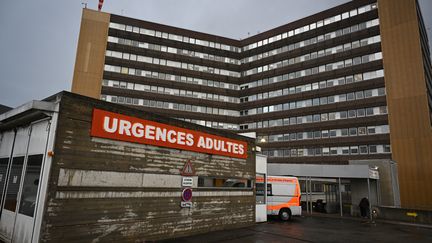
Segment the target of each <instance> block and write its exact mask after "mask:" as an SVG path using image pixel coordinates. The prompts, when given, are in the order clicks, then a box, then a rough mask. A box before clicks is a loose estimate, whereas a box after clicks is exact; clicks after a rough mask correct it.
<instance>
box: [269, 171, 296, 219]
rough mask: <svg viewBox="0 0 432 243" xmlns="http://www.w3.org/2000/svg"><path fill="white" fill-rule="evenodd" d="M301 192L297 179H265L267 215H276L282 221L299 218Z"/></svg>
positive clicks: (271, 177)
mask: <svg viewBox="0 0 432 243" xmlns="http://www.w3.org/2000/svg"><path fill="white" fill-rule="evenodd" d="M300 202H301V191H300V184H299V181H298V179H297V177H292V176H268V177H267V215H278V216H279V217H280V219H282V220H290V219H291V217H292V216H300V215H301V212H302V209H301V206H300Z"/></svg>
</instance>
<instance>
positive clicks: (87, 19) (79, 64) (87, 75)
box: [72, 8, 110, 99]
mask: <svg viewBox="0 0 432 243" xmlns="http://www.w3.org/2000/svg"><path fill="white" fill-rule="evenodd" d="M109 22H110V14H108V13H102V12H98V11H95V10H91V9H86V8H85V9H83V12H82V19H81V28H80V35H79V39H78V47H77V55H76V59H75V69H74V74H73V80H72V92H74V93H77V94H81V95H85V96H89V97H93V98H96V99H99V98H100V94H101V87H102V76H103V69H104V63H105V50H106V46H107V40H108V26H109Z"/></svg>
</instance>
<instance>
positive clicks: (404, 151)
mask: <svg viewBox="0 0 432 243" xmlns="http://www.w3.org/2000/svg"><path fill="white" fill-rule="evenodd" d="M416 4H417V3H416V0H379V1H378V13H379V19H380V31H381V45H382V53H383V64H384V75H385V87H386V94H387V106H388V114H389V115H388V117H389V125H390V141H391V150H392V159H393V160H394V161H396V163H397V164H398V170H399V184H400V198H401V206H402V207H406V208H417V209H429V210H430V209H432V163H430V162H431V161H432V149H431V148H432V127H431V120H430V113H429V107H428V96H427V87H426V79H425V70H424V61H423V56H422V50H421V45H420V43H421V42H420V32H419V31H420V28H419V22H418V16H417V11H416Z"/></svg>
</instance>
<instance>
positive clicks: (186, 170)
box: [180, 160, 195, 176]
mask: <svg viewBox="0 0 432 243" xmlns="http://www.w3.org/2000/svg"><path fill="white" fill-rule="evenodd" d="M180 174H181V175H182V176H193V175H195V169H194V167H193V166H192V162H191V161H190V160H188V161H187V162H186V163H185V164H184V166H183V169H182V170H181V171H180Z"/></svg>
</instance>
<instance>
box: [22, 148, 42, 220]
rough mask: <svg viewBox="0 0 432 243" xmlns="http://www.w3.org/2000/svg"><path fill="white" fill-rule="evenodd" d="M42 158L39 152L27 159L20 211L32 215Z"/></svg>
mask: <svg viewBox="0 0 432 243" xmlns="http://www.w3.org/2000/svg"><path fill="white" fill-rule="evenodd" d="M42 159H43V155H42V154H37V155H30V156H29V157H28V161H27V168H26V172H25V176H24V185H23V192H22V196H21V202H20V208H19V213H21V214H24V215H27V216H30V217H33V215H34V209H35V205H36V196H37V190H38V186H39V176H40V171H41V166H42Z"/></svg>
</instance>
